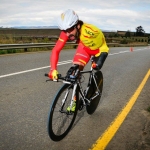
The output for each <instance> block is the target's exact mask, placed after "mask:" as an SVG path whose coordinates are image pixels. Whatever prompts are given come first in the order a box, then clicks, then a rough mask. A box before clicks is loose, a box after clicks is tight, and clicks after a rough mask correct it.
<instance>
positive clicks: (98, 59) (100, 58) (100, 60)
mask: <svg viewBox="0 0 150 150" xmlns="http://www.w3.org/2000/svg"><path fill="white" fill-rule="evenodd" d="M99 50H100V51H99V53H97V54H96V55H95V57H93V62H94V63H95V64H96V65H95V66H93V69H95V70H100V69H101V68H102V66H103V64H104V62H105V60H106V58H107V56H108V51H109V48H108V47H107V45H106V42H104V44H103V45H102V46H101V47H100V49H99Z"/></svg>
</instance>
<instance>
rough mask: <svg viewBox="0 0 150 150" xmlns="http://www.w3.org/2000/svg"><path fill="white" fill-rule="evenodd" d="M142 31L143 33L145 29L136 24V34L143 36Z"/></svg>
mask: <svg viewBox="0 0 150 150" xmlns="http://www.w3.org/2000/svg"><path fill="white" fill-rule="evenodd" d="M144 33H145V31H144V29H143V27H142V26H138V27H137V28H136V36H144Z"/></svg>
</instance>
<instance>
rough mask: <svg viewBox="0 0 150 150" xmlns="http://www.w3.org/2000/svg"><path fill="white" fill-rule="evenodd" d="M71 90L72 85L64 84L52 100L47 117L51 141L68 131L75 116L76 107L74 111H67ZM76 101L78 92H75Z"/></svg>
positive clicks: (60, 138)
mask: <svg viewBox="0 0 150 150" xmlns="http://www.w3.org/2000/svg"><path fill="white" fill-rule="evenodd" d="M72 91H73V86H72V85H70V84H64V85H63V86H62V87H61V88H60V90H59V91H58V93H57V94H56V96H55V98H54V100H53V102H52V105H51V108H50V112H49V117H48V134H49V137H50V138H51V139H52V140H53V141H60V140H62V139H63V138H64V137H65V136H66V135H67V134H68V132H69V131H70V129H71V127H72V125H73V123H74V120H75V118H76V115H77V107H76V109H75V111H74V112H70V111H69V112H68V111H67V107H68V106H69V105H70V103H71V99H72ZM76 102H78V92H76ZM76 105H77V104H76Z"/></svg>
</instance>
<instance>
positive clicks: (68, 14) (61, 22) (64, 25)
mask: <svg viewBox="0 0 150 150" xmlns="http://www.w3.org/2000/svg"><path fill="white" fill-rule="evenodd" d="M78 20H79V17H78V15H77V14H76V13H75V12H74V11H73V10H71V9H68V10H66V11H65V12H63V13H62V14H61V15H60V18H59V19H58V27H59V28H60V30H66V29H69V28H71V27H72V26H74V25H75V24H77V22H78Z"/></svg>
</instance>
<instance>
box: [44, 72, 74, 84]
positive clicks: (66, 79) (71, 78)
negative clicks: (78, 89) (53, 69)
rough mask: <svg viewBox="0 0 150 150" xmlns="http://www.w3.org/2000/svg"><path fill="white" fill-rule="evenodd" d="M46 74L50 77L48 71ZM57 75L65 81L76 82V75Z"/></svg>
mask: <svg viewBox="0 0 150 150" xmlns="http://www.w3.org/2000/svg"><path fill="white" fill-rule="evenodd" d="M45 76H46V77H49V76H48V74H47V73H45ZM57 77H58V79H61V80H63V81H68V82H75V81H76V78H75V77H74V76H71V77H62V76H61V74H58V75H57ZM50 81H53V80H51V79H50Z"/></svg>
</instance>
